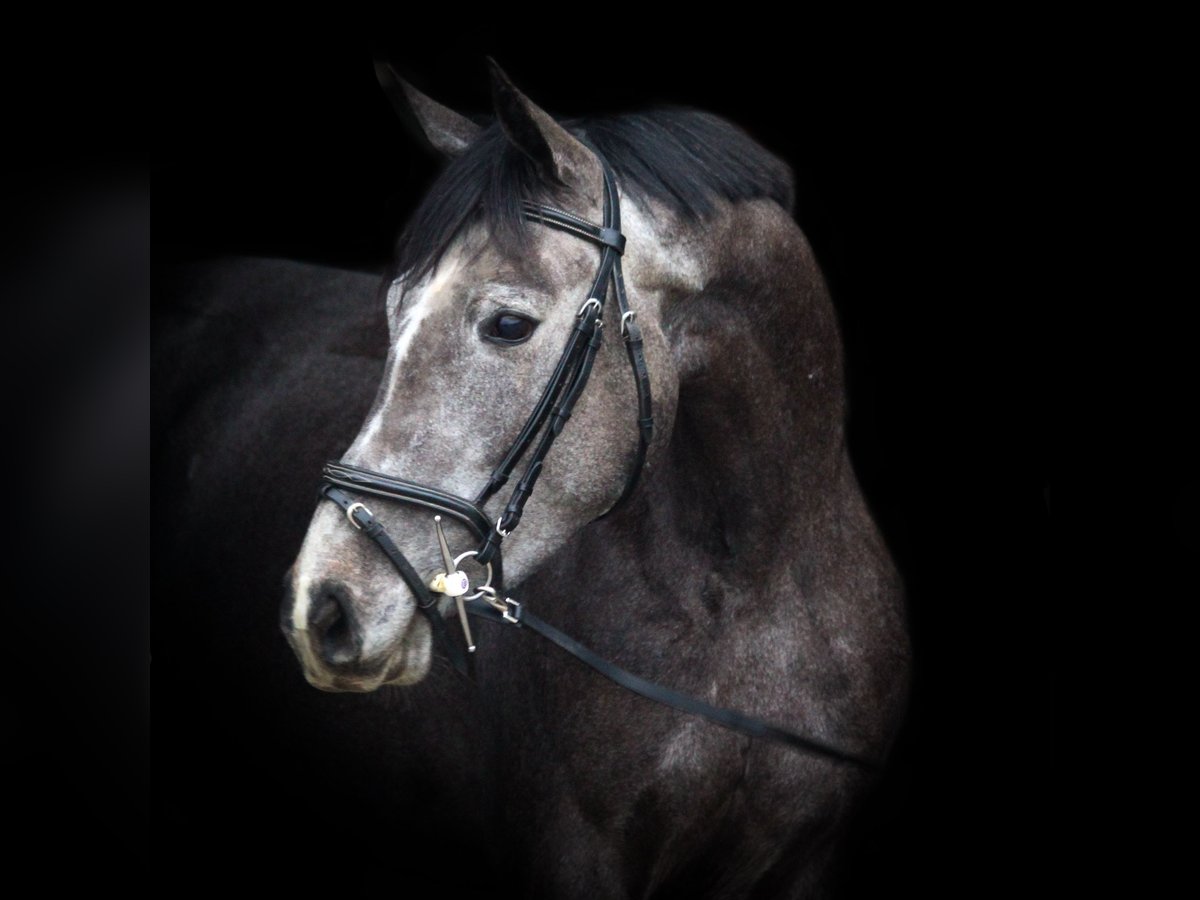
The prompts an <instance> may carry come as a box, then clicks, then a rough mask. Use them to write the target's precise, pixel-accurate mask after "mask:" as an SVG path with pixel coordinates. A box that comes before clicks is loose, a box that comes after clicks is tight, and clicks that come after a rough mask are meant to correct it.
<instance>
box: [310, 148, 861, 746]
mask: <svg viewBox="0 0 1200 900" xmlns="http://www.w3.org/2000/svg"><path fill="white" fill-rule="evenodd" d="M600 162H601V168H602V170H603V175H604V210H603V215H604V221H603V224H601V225H595V224H593V223H591V222H588V221H587V220H585V219H581V218H579V217H578V216H575V215H572V214H571V213H568V212H564V211H563V210H560V209H556V208H554V207H551V206H544V205H541V204H536V203H531V202H525V203H524V204H523V212H524V215H525V218H526V220H528V221H531V222H539V223H541V224H543V225H546V226H547V227H550V228H555V229H558V230H560V231H565V232H567V233H569V234H573V235H575V236H577V237H579V238H582V239H583V240H587V241H590V242H591V243H594V244H597V245H598V246H599V247H600V265H599V268H598V269H597V272H596V277H595V279H593V282H592V287H591V290H590V291H589V293H588V299H587V300H586V301H584V303H583V305H582V306H581V307H580V308H579V312H578V313H577V314H576V324H575V326H574V327H573V328H572V329H571V332H570V334H569V335H568V338H567V343H566V346H565V347H564V348H563V352H562V355H561V356H560V357H559V360H558V364H557V365H556V366H555V369H554V373H553V374H552V375H551V377H550V380H549V382H548V383H547V384H546V387H545V388H544V389H543V390H542V394H541V396H540V398H539V399H538V402H537V404H536V405H535V406H534V409H533V412H532V413H531V414H530V415H529V418H528V419H527V420H526V422H525V425H524V426H523V427H522V429H521V432H520V433H519V434H518V436H517V438H516V440H515V441H514V442H513V444H512V446H511V447H509V449H508V452H507V453H505V455H504V457H503V459H502V460H501V461H500V463H499V464H498V465H497V466H496V468H495V469H494V470H493V471H492V473H491V475H490V476H489V478H488V482H487V484H486V485H485V486H484V488H483V490H481V491H480V492H479V494H478V495H477V496H476V497H475V498H474V499H473V500H467V499H466V498H463V497H458V496H456V495H454V494H449V493H446V492H445V491H441V490H438V489H437V488H433V487H429V486H427V485H421V484H418V483H416V482H412V481H407V480H405V479H402V478H396V477H394V476H391V475H386V474H384V473H380V472H373V471H371V470H369V469H363V468H360V467H358V466H352V465H349V464H347V463H341V462H330V463H327V464H326V466H325V468H324V471H323V473H322V476H323V484H322V486H321V489H320V493H321V496H323V497H325V498H326V499H328V500H330V501H332V502H333V503H335V504H337V505H338V506H339V507H340V508H341V509H342V510H343V512H345V514H346V518H347V520H348V521H349V522H350V524H351V525H353V526H354V527H355V528H357V529H359V530H360V531H362V532H363V533H364V534H365V535H366V536H367V537H369V538H370V539H371V540H373V541H374V542H375V543H376V544H377V545H378V546H379V548H380V549H381V550H382V551H383V553H384V555H385V556H387V558H388V560H389V561H390V562H391V563H392V565H393V567H395V569H396V571H397V573H398V574H399V575H400V577H401V578H402V579H403V580H404V582H405V583H406V584H407V585H408V587H409V589H410V590H412V592H413V595H414V596H415V597H416V599H417V608H418V609H419V610H420V611H421V612H422V614H423V615H424V616H425V617H426V619H427V620H428V622H429V625H430V628H431V630H432V632H433V638H434V640H435V641H436V642H437V643H438V644H440V645H441V646H442V647H443V648H444V649H445V651H446V654H447V656H448V657H449V658H450V661H451V663H452V664H453V665H454V667H455V669H456V670H457V671H458V672H460V673H461V674H463V675H464V676H466V675H467V673H468V664H467V657H466V654H465V653H464V652H463V646H462V645H461V644H459V643H457V642H456V641H453V640H451V639H450V635H449V633H448V629H447V626H446V621H445V619H444V617H443V616H442V614H441V612H440V610H439V604H438V599H437V597H436V596H435V594H439V593H440V594H444V595H446V596H448V597H452V598H453V599H454V600H455V603H456V605H457V609H458V616H459V621H460V623H461V626H462V630H463V636H464V638H465V642H466V649H467V651H469V652H471V651H474V649H475V641H474V638H473V636H472V633H471V628H470V625H469V623H468V617H474V618H478V619H483V620H486V621H490V622H497V623H501V624H507V625H512V626H515V627H517V628H519V629H521V630H522V631H530V632H533V633H535V634H538V635H540V636H541V637H543V638H545V639H547V640H549V641H550V642H551V643H553V644H555V645H556V646H558V647H560V648H561V649H563V650H565V651H566V652H567V653H569V654H571V655H572V656H574V657H575V658H576V659H578V660H579V661H580V662H582V663H584V664H585V665H587V666H589V667H591V668H592V669H594V670H595V671H597V672H599V673H600V674H601V675H603V676H605V677H606V678H608V679H610V680H612V681H614V682H615V683H617V684H619V685H621V686H622V687H624V688H626V689H628V690H630V691H633V692H634V693H636V694H639V695H640V696H642V697H646V698H647V699H650V700H653V701H655V702H657V703H661V704H664V705H666V706H670V707H671V708H673V709H676V710H679V711H680V712H684V713H688V714H690V715H697V716H701V717H702V718H705V719H707V720H709V721H710V722H713V723H715V724H717V725H721V726H723V727H725V728H729V729H732V730H734V731H738V732H740V733H742V734H745V735H748V736H750V737H754V738H762V739H765V740H769V741H774V742H777V743H780V744H783V745H785V746H788V747H792V748H794V749H796V750H801V751H804V752H808V753H814V754H818V755H820V756H824V757H826V758H828V759H831V760H834V761H836V762H841V763H851V764H854V765H857V766H861V767H863V768H866V769H872V770H874V769H879V768H880V767H881V765H882V764H881V763H880V762H879V761H877V760H873V759H869V758H866V757H863V756H859V755H857V754H854V753H850V752H848V751H846V750H843V749H841V748H840V747H837V746H834V745H833V744H829V743H826V742H824V741H822V740H819V739H817V738H813V737H809V736H807V735H803V734H800V733H798V732H796V731H793V730H791V729H788V728H784V727H781V726H778V725H773V724H771V723H769V722H766V721H764V720H762V719H758V718H755V717H753V716H749V715H746V714H744V713H740V712H737V711H735V710H730V709H724V708H721V707H717V706H713V705H712V704H709V703H706V702H704V701H703V700H699V699H696V698H695V697H691V696H689V695H687V694H683V693H680V692H679V691H675V690H672V689H670V688H666V687H663V686H662V685H659V684H656V683H654V682H651V681H647V680H646V679H644V678H641V677H639V676H637V675H634V674H632V673H630V672H627V671H625V670H624V669H622V668H620V667H618V666H616V665H614V664H613V663H611V662H609V661H608V660H606V659H604V658H603V657H601V656H599V655H598V654H596V653H594V652H592V651H591V650H590V649H588V648H587V647H586V646H584V645H583V644H581V643H579V642H578V641H577V640H575V639H574V638H572V637H570V636H569V635H567V634H565V633H564V632H562V631H560V630H559V629H557V628H555V627H554V626H553V625H550V624H549V623H547V622H545V621H543V620H542V619H540V618H538V617H537V616H535V615H534V614H533V613H531V612H529V611H528V610H527V609H525V607H524V606H523V605H522V604H521V603H519V602H517V601H516V600H514V599H513V598H511V597H509V596H507V595H506V594H505V593H504V591H503V561H502V555H501V549H500V548H501V543H502V542H503V540H504V539H505V538H506V537H508V536H509V535H510V534H511V533H512V532H513V530H514V529H516V528H517V526H518V525H519V524H520V522H521V516H522V514H523V511H524V508H525V504H526V502H527V501H528V499H529V497H530V495H531V494H532V492H533V488H534V486H535V485H536V483H537V479H538V477H539V475H540V474H541V471H542V466H543V463H544V461H545V459H546V455H547V454H548V453H549V452H550V448H551V447H552V446H553V444H554V440H555V438H557V437H558V435H559V434H560V433H561V432H562V429H563V427H564V426H565V425H566V423H567V420H568V419H569V418H570V416H571V412H572V410H573V409H574V407H575V403H576V402H577V401H578V399H579V397H580V395H581V394H582V393H583V390H584V388H585V387H586V386H587V382H588V379H589V377H590V375H591V371H592V366H593V364H594V362H595V358H596V353H597V352H598V350H599V349H600V345H601V340H602V337H603V331H602V328H603V324H604V323H603V318H602V316H603V311H604V304H605V301H606V300H607V299H608V295H609V293H610V289H611V293H613V294H614V295H615V296H616V302H617V308H618V311H619V313H620V330H621V336H622V338H623V339H624V342H625V349H626V353H627V355H628V357H629V363H630V367H631V368H632V370H633V375H634V382H635V384H636V386H637V405H638V447H637V453H636V457H635V462H634V467H633V470H632V472H631V473H630V475H629V478H628V479H627V481H626V483H625V488H624V490H623V491H622V492H621V496H620V497H619V498H618V500H617V502H616V503H615V504H613V506H612V507H611V508H610V509H609V510H608V511H607V512H605V513H604V514H603V515H604V516H607V515H609V514H610V513H612V511H613V510H614V509H616V508H617V507H619V506H620V505H621V504H623V503H624V502H625V501H626V500H627V499H628V498H629V496H630V495H631V494H632V493H633V490H634V488H635V487H636V485H637V483H638V479H639V477H640V475H641V471H642V469H643V467H644V465H645V461H646V453H647V451H648V449H649V446H650V440H651V438H652V436H653V433H654V419H653V414H652V402H651V393H650V374H649V370H648V369H647V367H646V360H645V356H644V354H643V349H642V335H641V330H640V328H639V327H638V325H637V322H636V321H635V319H636V316H635V313H634V311H633V310H632V309H631V308H630V306H629V299H628V297H627V296H626V293H625V281H624V276H623V275H622V273H621V254H622V253H623V252H624V249H625V237H624V235H622V234H621V208H620V200H619V198H618V195H617V189H616V183H615V180H614V178H613V174H612V171H611V170H610V169H609V167H608V164H607V163H606V162H605V161H604V160H603V159H601V160H600ZM539 435H540V437H539ZM535 439H536V440H537V444H536V446H535V447H534V449H533V451H532V453H531V454H530V457H529V461H528V463H527V464H526V467H525V471H524V474H523V475H522V476H521V478H520V479H519V480H518V482H517V485H516V487H515V488H514V489H513V492H512V494H511V495H510V497H509V500H508V503H507V505H506V506H505V508H504V512H503V514H502V515H501V516H500V517H499V518H498V519H497V520H496V522H495V523H494V524H493V523H492V522H491V521H490V519H489V518H488V516H487V515H486V514H485V513H484V511H483V506H484V504H485V503H486V502H487V501H488V500H489V499H490V498H491V497H493V496H494V495H495V494H496V493H497V492H498V491H499V490H500V489H501V488H503V487H504V485H505V484H506V483H507V482H508V480H509V478H510V477H511V475H512V473H513V471H514V470H515V469H516V466H517V464H518V463H519V462H520V461H521V459H522V457H523V456H524V455H525V454H526V452H527V451H529V449H530V447H531V446H534V441H535ZM363 494H366V495H369V496H374V497H380V498H383V499H387V500H398V501H400V502H403V503H409V504H413V505H417V506H422V507H425V508H427V509H431V510H433V511H434V512H435V513H436V515H435V516H434V527H435V531H436V536H437V540H438V544H439V548H440V550H441V553H442V561H443V567H444V571H443V572H441V573H439V574H438V575H436V576H435V577H434V579H433V581H432V582H430V583H429V584H427V583H426V582H425V581H424V580H423V579H422V578H421V576H420V575H419V574H418V573H417V571H416V569H414V568H413V566H412V564H411V563H410V562H409V561H408V560H407V559H406V558H405V556H404V554H403V553H402V552H401V551H400V549H399V547H397V546H396V543H395V542H394V541H393V540H392V539H391V537H390V536H389V535H388V533H387V531H386V530H385V529H384V527H383V526H382V525H381V524H380V523H379V522H378V520H376V518H375V516H374V514H373V513H372V512H371V511H370V510H369V509H368V508H367V507H366V505H365V504H364V503H363V502H362V501H360V500H356V499H355V495H363ZM442 515H448V516H450V517H452V518H454V519H456V520H457V521H459V522H461V523H462V524H463V525H465V526H466V527H467V528H468V529H469V530H470V531H471V532H472V533H473V534H474V535H475V537H476V538H477V539H478V540H479V541H480V543H479V546H478V548H477V549H475V550H469V551H467V552H466V553H462V554H459V555H458V556H457V557H455V556H453V555H452V554H451V552H450V550H449V547H448V544H447V542H446V538H445V534H444V532H443V530H442V525H441V516H442ZM468 557H474V559H475V562H476V563H478V564H479V565H482V566H485V567H486V570H487V579H486V581H485V583H484V584H482V585H478V586H476V587H475V589H474V592H473V593H472V592H471V584H470V580H469V579H468V578H467V576H466V575H465V574H464V573H463V572H462V571H460V570H459V565H460V564H461V563H462V562H463V561H464V560H465V559H467V558H468Z"/></svg>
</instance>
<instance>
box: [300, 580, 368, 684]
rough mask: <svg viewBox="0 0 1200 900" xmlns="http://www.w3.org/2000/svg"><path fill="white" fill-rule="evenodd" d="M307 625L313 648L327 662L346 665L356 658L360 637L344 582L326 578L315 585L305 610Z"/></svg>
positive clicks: (332, 664) (360, 647) (360, 648)
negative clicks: (315, 587)
mask: <svg viewBox="0 0 1200 900" xmlns="http://www.w3.org/2000/svg"><path fill="white" fill-rule="evenodd" d="M308 628H309V633H310V634H311V635H312V640H313V646H314V649H315V650H316V651H317V654H318V655H319V656H320V657H321V659H323V660H324V661H325V662H326V663H328V664H329V665H331V666H345V665H349V664H350V663H353V662H355V661H356V660H357V659H358V656H359V653H360V651H361V650H362V637H361V635H360V634H359V631H358V627H357V622H356V621H355V618H354V607H353V605H352V604H351V602H350V591H349V590H348V589H347V588H346V587H345V586H344V585H341V584H337V583H333V582H326V583H325V584H322V585H321V586H320V587H318V588H317V590H316V591H315V592H314V596H313V602H312V606H311V607H310V609H309V612H308Z"/></svg>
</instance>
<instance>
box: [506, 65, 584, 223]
mask: <svg viewBox="0 0 1200 900" xmlns="http://www.w3.org/2000/svg"><path fill="white" fill-rule="evenodd" d="M488 65H489V66H490V67H491V70H492V100H493V102H494V103H495V106H496V118H497V119H498V120H499V122H500V127H501V128H503V129H504V133H505V135H507V136H508V139H509V141H511V142H512V143H513V144H514V145H515V146H516V147H517V149H519V150H520V151H521V152H522V153H524V154H525V155H526V156H528V157H529V158H530V159H532V160H533V161H534V162H535V163H537V164H538V165H539V166H541V167H542V168H543V170H544V171H546V172H547V173H548V174H550V175H551V176H553V177H554V178H556V179H557V180H558V181H559V182H560V183H561V184H564V185H566V186H567V187H571V188H575V189H577V190H579V191H581V192H583V193H584V195H585V196H588V197H590V198H591V199H592V200H593V201H595V202H599V198H600V197H601V196H602V192H603V184H604V175H603V172H602V171H601V169H600V161H599V160H598V159H597V158H596V155H595V154H594V153H592V151H591V150H589V149H588V148H587V147H585V146H584V145H583V144H582V143H580V141H579V139H578V138H576V137H575V136H574V135H572V134H571V133H570V132H569V131H567V129H565V128H563V127H562V126H561V125H559V124H558V123H557V122H556V121H554V118H553V117H552V116H551V115H550V114H549V113H548V112H546V111H545V110H544V109H542V108H541V107H540V106H538V105H537V104H535V103H534V102H533V101H532V100H530V99H529V98H528V97H526V96H525V95H524V94H522V93H521V92H520V91H519V90H517V88H516V87H515V86H514V85H513V83H512V81H511V80H510V79H509V77H508V76H507V75H506V74H504V70H503V69H501V68H500V66H499V65H497V64H496V61H495V60H494V59H492V58H491V57H490V56H489V57H488Z"/></svg>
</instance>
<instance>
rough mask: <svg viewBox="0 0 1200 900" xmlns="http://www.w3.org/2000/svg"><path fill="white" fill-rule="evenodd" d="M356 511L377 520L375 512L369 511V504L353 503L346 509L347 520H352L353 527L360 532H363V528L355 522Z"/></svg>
mask: <svg viewBox="0 0 1200 900" xmlns="http://www.w3.org/2000/svg"><path fill="white" fill-rule="evenodd" d="M356 509H361V510H362V511H363V512H365V513H366V514H367V515H368V516H370V517H371V518H372V519H373V518H375V514H374V513H373V512H371V510H369V509H367V504H365V503H359V502H358V501H355V502H354V503H351V504H350V505H349V506H347V507H346V518H347V519H349V520H350V524H351V525H353V526H354V527H355V528H357V529H358V530H359V531H362V526H361V525H359V524H358V522H356V521H355V520H354V511H355V510H356Z"/></svg>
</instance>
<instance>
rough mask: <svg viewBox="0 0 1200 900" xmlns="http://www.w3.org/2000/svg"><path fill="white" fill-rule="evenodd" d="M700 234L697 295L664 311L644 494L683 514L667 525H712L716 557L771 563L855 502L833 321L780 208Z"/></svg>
mask: <svg viewBox="0 0 1200 900" xmlns="http://www.w3.org/2000/svg"><path fill="white" fill-rule="evenodd" d="M705 231H706V234H707V237H706V241H705V244H704V246H703V251H702V253H701V255H700V258H701V259H702V261H703V265H704V278H703V280H702V286H701V287H700V289H699V290H691V291H685V292H680V293H678V294H676V295H675V296H668V297H667V299H666V300H665V301H664V305H663V322H664V326H665V328H666V330H667V331H668V333H669V335H670V337H671V340H672V345H673V348H674V351H675V355H676V359H677V362H678V366H679V371H680V392H679V403H678V411H677V414H676V424H675V429H674V432H673V435H672V441H671V447H670V461H669V463H668V465H667V467H666V468H667V469H668V473H669V474H668V477H666V478H664V479H662V481H661V482H660V483H658V484H657V485H656V488H657V489H658V492H659V495H660V496H659V501H660V502H662V501H663V499H664V495H666V496H669V498H671V499H670V503H669V504H667V505H669V506H672V507H678V506H679V505H680V504H683V505H685V506H687V507H689V509H687V510H686V511H685V510H680V509H674V510H671V511H670V513H669V515H670V517H671V518H672V519H674V520H675V521H679V516H680V515H681V514H683V515H685V516H686V517H688V518H690V519H691V520H692V521H694V522H695V523H696V525H697V526H698V527H700V528H701V529H705V530H708V531H710V532H711V531H712V526H713V524H714V520H715V523H717V524H718V525H719V534H720V538H721V541H722V543H723V545H724V549H725V550H726V551H727V552H728V553H730V554H732V555H734V556H740V555H742V554H744V553H748V552H758V551H762V552H768V553H772V552H773V553H778V552H780V551H781V550H783V548H781V547H779V544H780V542H781V541H782V540H788V539H797V538H803V537H804V536H805V533H807V532H810V531H811V529H812V527H814V525H815V524H817V523H819V522H821V521H822V520H828V519H829V518H830V517H829V516H823V515H822V513H823V510H825V509H827V508H828V507H829V505H830V503H831V502H837V500H838V498H839V497H845V496H846V495H848V494H853V493H855V492H854V490H853V479H852V478H849V479H848V478H847V476H848V467H847V466H846V465H845V448H844V428H843V420H844V401H843V390H844V385H843V376H842V360H841V348H840V340H839V336H838V329H837V322H836V318H835V315H834V311H833V307H832V304H831V303H830V300H829V295H828V292H827V290H826V288H825V284H824V281H823V279H822V277H821V274H820V270H819V269H818V267H817V264H816V261H815V259H814V258H813V254H812V251H811V249H810V248H809V246H808V243H807V241H806V240H805V239H804V236H803V235H802V234H801V232H800V230H799V228H797V227H796V225H795V224H794V223H793V222H792V220H791V218H790V217H789V216H788V215H787V214H786V213H785V212H784V211H783V210H781V209H780V208H779V207H778V206H776V205H775V204H772V203H768V202H765V201H763V202H756V203H747V204H740V205H738V206H735V207H733V208H731V209H730V210H729V211H728V214H727V215H725V216H722V217H721V218H720V219H719V220H717V221H716V222H714V223H709V224H706V226H705ZM661 524H663V525H666V522H665V521H664V522H663V523H661ZM797 530H799V533H798V532H797ZM773 545H774V547H775V550H774V551H771V550H769V549H768V548H770V547H772V546H773ZM784 552H786V551H784Z"/></svg>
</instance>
